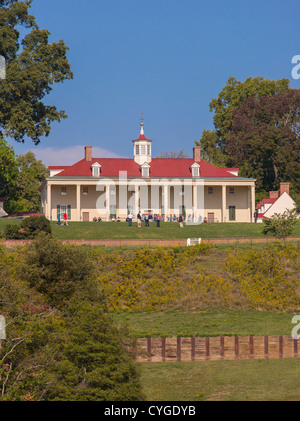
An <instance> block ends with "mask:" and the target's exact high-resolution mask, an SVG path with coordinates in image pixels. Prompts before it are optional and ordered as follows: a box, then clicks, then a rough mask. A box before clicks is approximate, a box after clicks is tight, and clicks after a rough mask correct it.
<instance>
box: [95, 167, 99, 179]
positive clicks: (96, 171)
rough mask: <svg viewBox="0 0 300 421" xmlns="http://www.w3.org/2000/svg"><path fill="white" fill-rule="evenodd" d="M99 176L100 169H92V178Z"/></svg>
mask: <svg viewBox="0 0 300 421" xmlns="http://www.w3.org/2000/svg"><path fill="white" fill-rule="evenodd" d="M99 175H100V168H99V167H93V177H99Z"/></svg>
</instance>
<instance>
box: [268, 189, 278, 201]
mask: <svg viewBox="0 0 300 421" xmlns="http://www.w3.org/2000/svg"><path fill="white" fill-rule="evenodd" d="M269 198H270V199H277V198H278V191H277V190H276V191H269Z"/></svg>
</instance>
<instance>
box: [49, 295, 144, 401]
mask: <svg viewBox="0 0 300 421" xmlns="http://www.w3.org/2000/svg"><path fill="white" fill-rule="evenodd" d="M76 307H77V310H76V312H75V314H74V316H73V317H72V318H71V319H70V321H69V324H68V329H67V332H66V335H64V338H63V340H62V344H61V350H60V353H59V354H58V356H57V363H56V364H55V365H53V369H52V370H51V378H50V387H49V390H48V391H47V393H46V395H45V399H46V400H68V401H133V400H134V401H139V400H143V394H142V393H141V385H140V380H139V375H138V372H137V369H136V367H135V365H134V362H133V359H132V358H131V357H130V355H129V353H128V352H127V351H126V349H125V347H124V345H123V343H122V337H121V334H120V330H118V329H117V328H116V327H115V326H114V324H113V321H112V318H111V316H109V314H108V313H107V309H106V308H105V305H103V303H101V301H100V300H99V299H98V302H95V301H94V303H93V304H91V303H89V304H78V303H77V305H76Z"/></svg>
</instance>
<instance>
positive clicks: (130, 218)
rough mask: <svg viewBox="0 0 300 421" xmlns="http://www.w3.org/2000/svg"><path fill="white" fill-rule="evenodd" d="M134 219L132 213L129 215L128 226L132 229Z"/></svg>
mask: <svg viewBox="0 0 300 421" xmlns="http://www.w3.org/2000/svg"><path fill="white" fill-rule="evenodd" d="M132 218H133V216H132V214H131V212H130V213H129V215H128V225H129V226H130V227H132Z"/></svg>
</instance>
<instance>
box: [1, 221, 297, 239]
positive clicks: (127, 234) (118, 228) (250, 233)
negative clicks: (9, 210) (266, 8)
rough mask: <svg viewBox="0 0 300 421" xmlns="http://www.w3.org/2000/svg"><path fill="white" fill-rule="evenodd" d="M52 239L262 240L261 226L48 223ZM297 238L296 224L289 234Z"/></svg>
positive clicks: (10, 222) (171, 223) (174, 223)
mask: <svg viewBox="0 0 300 421" xmlns="http://www.w3.org/2000/svg"><path fill="white" fill-rule="evenodd" d="M20 221H21V220H20V219H7V218H0V232H1V231H2V232H3V230H4V227H5V226H6V225H7V224H12V223H13V224H19V223H20ZM51 228H52V232H53V236H54V237H55V238H57V239H66V240H69V239H85V240H96V239H163V238H167V239H179V238H190V237H191V238H193V237H197V238H232V237H233V238H241V237H265V235H264V234H263V233H262V229H263V224H254V223H210V224H208V223H207V224H204V223H202V224H200V225H186V224H185V225H184V227H183V228H180V227H179V224H178V223H176V222H165V223H164V222H162V223H161V226H160V227H159V228H158V227H157V226H156V223H155V222H151V223H150V226H149V227H145V225H144V224H143V225H142V227H141V228H138V227H137V223H133V226H132V227H129V226H128V224H127V223H126V222H72V221H70V222H69V225H68V226H64V225H60V226H59V225H57V224H56V222H54V221H53V222H51ZM292 235H293V236H300V222H299V223H298V224H297V225H296V228H295V230H294V232H293V234H292Z"/></svg>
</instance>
